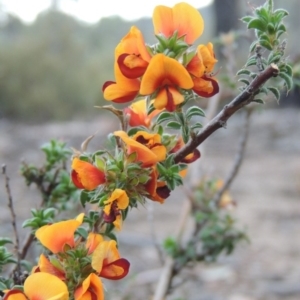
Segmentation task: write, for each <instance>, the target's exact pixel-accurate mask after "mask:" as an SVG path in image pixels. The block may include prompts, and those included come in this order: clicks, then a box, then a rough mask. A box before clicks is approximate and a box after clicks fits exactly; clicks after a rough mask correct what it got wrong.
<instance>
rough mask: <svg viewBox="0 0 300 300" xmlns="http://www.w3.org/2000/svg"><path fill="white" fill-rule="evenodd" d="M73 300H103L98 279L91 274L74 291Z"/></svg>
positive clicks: (100, 283)
mask: <svg viewBox="0 0 300 300" xmlns="http://www.w3.org/2000/svg"><path fill="white" fill-rule="evenodd" d="M74 297H75V300H104V291H103V285H102V282H101V280H100V278H99V277H98V276H97V275H96V274H94V273H91V274H90V275H89V276H88V277H87V278H86V279H85V280H84V281H83V282H82V284H81V285H80V286H79V287H78V288H77V289H76V290H75V293H74Z"/></svg>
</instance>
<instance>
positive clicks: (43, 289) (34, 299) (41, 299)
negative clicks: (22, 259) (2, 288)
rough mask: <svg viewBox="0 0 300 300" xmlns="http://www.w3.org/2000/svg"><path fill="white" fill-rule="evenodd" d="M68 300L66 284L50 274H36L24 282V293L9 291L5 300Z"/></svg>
mask: <svg viewBox="0 0 300 300" xmlns="http://www.w3.org/2000/svg"><path fill="white" fill-rule="evenodd" d="M58 299H59V300H68V299H69V291H68V288H67V286H66V284H65V283H64V282H63V281H61V280H60V279H59V278H58V277H56V276H54V275H52V274H48V273H43V272H39V273H34V274H31V275H29V276H28V277H27V279H26V280H25V282H24V293H23V292H22V291H20V290H17V289H13V290H10V291H8V292H7V293H6V294H5V296H4V300H58Z"/></svg>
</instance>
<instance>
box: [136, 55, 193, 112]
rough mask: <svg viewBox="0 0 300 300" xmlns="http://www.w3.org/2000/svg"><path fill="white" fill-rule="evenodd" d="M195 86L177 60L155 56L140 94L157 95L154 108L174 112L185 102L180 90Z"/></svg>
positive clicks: (146, 73)
mask: <svg viewBox="0 0 300 300" xmlns="http://www.w3.org/2000/svg"><path fill="white" fill-rule="evenodd" d="M193 86H194V83H193V80H192V78H191V76H190V75H189V73H188V71H187V70H186V69H185V67H184V66H183V65H181V64H180V63H179V62H178V61H177V60H176V59H173V58H170V57H167V56H165V55H163V54H157V55H155V56H154V57H153V58H152V59H151V61H150V64H149V66H148V68H147V70H146V72H145V74H144V76H143V78H142V82H141V88H140V94H141V95H151V94H153V93H156V96H155V98H154V103H153V105H154V107H155V108H157V109H163V108H165V109H166V110H168V111H174V110H175V109H176V106H177V105H179V104H181V103H182V102H183V101H184V96H183V95H182V93H181V91H180V89H186V90H189V89H191V88H192V87H193Z"/></svg>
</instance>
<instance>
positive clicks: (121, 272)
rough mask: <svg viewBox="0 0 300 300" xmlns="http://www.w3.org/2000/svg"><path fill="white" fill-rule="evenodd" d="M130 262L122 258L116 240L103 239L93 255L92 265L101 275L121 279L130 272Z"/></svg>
mask: <svg viewBox="0 0 300 300" xmlns="http://www.w3.org/2000/svg"><path fill="white" fill-rule="evenodd" d="M129 266H130V263H129V262H128V260H126V259H125V258H120V254H119V252H118V249H117V243H116V241H113V240H111V241H103V242H102V243H100V244H99V246H98V247H97V248H96V249H95V251H94V252H93V255H92V267H93V269H94V270H95V271H96V272H97V273H98V275H99V276H101V277H104V278H107V279H113V280H117V279H121V278H123V277H125V276H126V275H127V274H128V271H129Z"/></svg>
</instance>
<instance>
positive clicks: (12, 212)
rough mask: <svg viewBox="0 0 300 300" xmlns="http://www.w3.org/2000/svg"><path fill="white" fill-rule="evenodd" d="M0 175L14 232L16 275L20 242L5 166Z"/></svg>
mask: <svg viewBox="0 0 300 300" xmlns="http://www.w3.org/2000/svg"><path fill="white" fill-rule="evenodd" d="M2 174H3V175H4V180H5V189H6V193H7V196H8V207H9V210H10V214H11V224H12V227H13V231H14V236H15V245H14V246H15V247H14V248H15V252H16V254H17V259H18V262H17V266H16V270H17V271H18V274H20V272H21V268H20V252H19V248H20V242H19V235H18V229H17V222H16V219H17V217H16V214H15V211H14V206H13V198H12V194H11V190H10V186H9V177H8V175H7V173H6V165H2Z"/></svg>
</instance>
